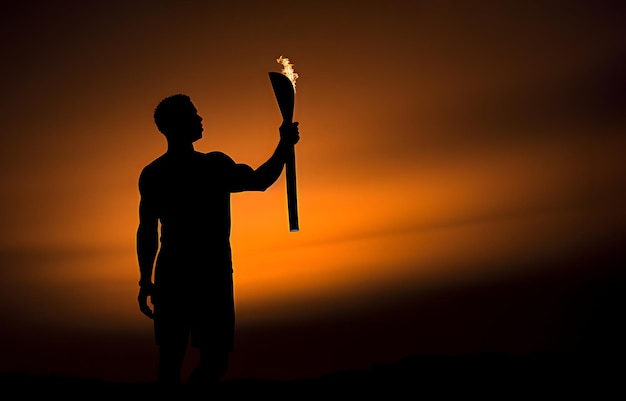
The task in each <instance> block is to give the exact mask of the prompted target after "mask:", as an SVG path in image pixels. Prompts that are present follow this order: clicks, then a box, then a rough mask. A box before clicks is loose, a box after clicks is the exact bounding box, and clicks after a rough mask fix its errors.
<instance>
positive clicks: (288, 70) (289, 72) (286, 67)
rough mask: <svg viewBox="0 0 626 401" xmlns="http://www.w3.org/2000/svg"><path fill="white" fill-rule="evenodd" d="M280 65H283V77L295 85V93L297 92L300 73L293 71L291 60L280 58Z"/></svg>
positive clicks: (278, 61)
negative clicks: (297, 80)
mask: <svg viewBox="0 0 626 401" xmlns="http://www.w3.org/2000/svg"><path fill="white" fill-rule="evenodd" d="M276 62H277V63H278V64H282V65H283V70H282V71H281V72H282V73H283V75H286V76H287V78H289V80H290V81H291V84H292V85H293V91H294V92H295V91H296V79H298V73H297V72H295V71H294V70H293V64H291V62H290V61H289V58H287V57H283V56H280V57H279V58H277V59H276Z"/></svg>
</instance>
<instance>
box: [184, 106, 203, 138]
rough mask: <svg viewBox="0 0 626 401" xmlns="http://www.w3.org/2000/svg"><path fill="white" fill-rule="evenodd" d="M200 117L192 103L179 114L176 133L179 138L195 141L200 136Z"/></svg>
mask: <svg viewBox="0 0 626 401" xmlns="http://www.w3.org/2000/svg"><path fill="white" fill-rule="evenodd" d="M203 130H204V129H203V128H202V117H200V115H199V114H198V110H197V109H196V108H195V106H194V105H193V104H192V103H189V107H188V108H187V109H185V111H184V112H183V113H181V115H180V121H179V127H178V135H179V137H180V139H181V140H184V141H190V142H195V141H197V140H198V139H200V138H202V131H203Z"/></svg>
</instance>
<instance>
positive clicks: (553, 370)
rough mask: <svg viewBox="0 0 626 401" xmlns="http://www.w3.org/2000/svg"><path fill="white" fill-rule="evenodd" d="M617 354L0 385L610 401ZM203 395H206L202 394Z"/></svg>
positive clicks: (619, 376) (7, 377) (191, 393)
mask: <svg viewBox="0 0 626 401" xmlns="http://www.w3.org/2000/svg"><path fill="white" fill-rule="evenodd" d="M624 373H626V370H625V369H624V359H623V355H618V354H613V355H601V354H593V353H586V352H581V353H578V354H575V353H538V354H533V355H526V356H512V355H506V354H499V353H477V354H472V355H465V356H446V355H414V356H409V357H407V358H404V359H402V360H399V361H397V362H395V363H392V364H388V365H374V366H371V367H370V368H369V369H363V370H354V371H344V372H336V373H333V374H329V375H324V376H321V377H318V378H315V379H310V380H296V381H272V380H253V379H248V380H236V381H226V382H224V383H222V384H221V385H220V386H219V387H218V388H216V389H215V391H214V392H212V393H203V392H202V391H203V390H202V389H197V388H191V387H188V386H181V388H179V389H168V388H158V387H156V386H155V385H154V384H152V383H110V382H102V381H99V380H87V379H81V380H76V379H71V378H64V377H58V376H32V375H23V374H7V373H5V374H2V375H1V376H0V385H1V386H2V388H3V389H4V391H6V392H9V393H11V394H13V397H15V398H20V399H23V398H26V397H29V396H42V395H45V396H46V397H48V396H59V397H63V399H104V398H107V399H109V398H112V397H132V398H134V399H154V398H157V399H161V398H173V399H181V398H192V399H195V398H203V399H208V398H211V397H209V396H210V395H217V396H218V397H219V398H222V399H240V398H243V397H246V398H248V397H269V398H270V399H274V400H276V399H296V400H297V399H307V398H318V397H324V398H333V397H334V396H349V397H368V398H369V397H376V398H382V399H417V398H426V399H453V398H454V399H457V398H458V397H469V396H472V397H480V398H483V399H484V398H485V397H488V398H490V399H492V398H493V399H496V398H497V399H512V398H518V397H520V398H524V399H530V398H532V399H537V398H539V399H543V398H547V397H550V398H553V397H556V398H562V397H565V396H574V395H578V396H580V395H583V396H584V395H588V396H590V397H593V398H594V399H604V397H605V396H610V397H611V398H612V399H614V398H615V397H618V396H619V394H622V395H623V394H624V389H623V380H624V377H626V376H624ZM207 391H208V390H207Z"/></svg>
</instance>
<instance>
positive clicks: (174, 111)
mask: <svg viewBox="0 0 626 401" xmlns="http://www.w3.org/2000/svg"><path fill="white" fill-rule="evenodd" d="M190 104H191V98H189V96H187V95H184V94H182V93H179V94H176V95H172V96H168V97H166V98H165V99H163V100H161V102H159V104H158V105H157V107H156V108H155V109H154V123H155V124H156V126H157V128H158V130H159V131H161V133H162V134H163V135H165V136H168V135H169V134H171V133H172V130H173V129H174V128H175V127H176V126H177V124H178V123H179V121H180V117H181V116H183V115H185V114H186V112H188V111H189V105H190Z"/></svg>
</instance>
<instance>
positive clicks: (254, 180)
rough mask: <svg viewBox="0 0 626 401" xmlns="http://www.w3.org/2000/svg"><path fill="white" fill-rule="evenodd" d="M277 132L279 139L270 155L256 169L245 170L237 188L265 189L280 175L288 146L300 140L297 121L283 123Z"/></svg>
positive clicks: (246, 189)
mask: <svg viewBox="0 0 626 401" xmlns="http://www.w3.org/2000/svg"><path fill="white" fill-rule="evenodd" d="M279 132H280V141H278V146H276V149H275V150H274V153H273V154H272V156H270V158H269V159H267V161H266V162H265V163H263V164H262V165H260V166H259V167H258V168H257V169H256V170H253V171H247V174H244V175H245V179H244V180H243V182H242V187H241V189H239V190H242V191H265V190H266V189H267V188H269V187H270V186H271V185H272V184H273V183H275V182H276V180H277V179H278V177H280V174H281V173H282V171H283V167H284V165H285V162H286V160H287V155H288V151H289V149H290V147H291V146H293V145H295V144H296V143H298V141H299V140H300V133H299V131H298V123H297V122H294V123H283V125H281V126H280V128H279Z"/></svg>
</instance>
